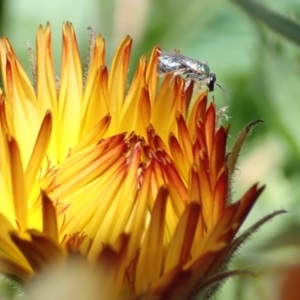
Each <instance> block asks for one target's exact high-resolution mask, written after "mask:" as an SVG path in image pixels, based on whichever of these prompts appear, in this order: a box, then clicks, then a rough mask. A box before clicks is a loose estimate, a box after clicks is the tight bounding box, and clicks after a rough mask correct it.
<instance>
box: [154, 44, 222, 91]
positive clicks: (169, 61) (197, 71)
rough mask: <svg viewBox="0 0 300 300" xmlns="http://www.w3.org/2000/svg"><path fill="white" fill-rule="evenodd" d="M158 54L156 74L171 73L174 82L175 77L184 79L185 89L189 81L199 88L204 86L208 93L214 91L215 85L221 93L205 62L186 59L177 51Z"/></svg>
mask: <svg viewBox="0 0 300 300" xmlns="http://www.w3.org/2000/svg"><path fill="white" fill-rule="evenodd" d="M157 52H158V53H159V57H158V64H157V74H158V75H163V74H168V73H172V74H173V77H172V79H171V81H172V80H174V78H175V76H177V75H180V76H181V77H183V78H184V79H185V81H186V82H185V87H184V89H185V90H186V89H187V87H188V86H189V85H190V83H191V81H194V82H197V83H198V84H199V87H200V88H202V87H204V86H206V87H207V88H208V91H209V92H212V91H213V90H214V89H215V85H217V86H219V87H220V88H221V89H222V90H223V91H224V89H223V88H222V87H221V86H220V85H219V84H218V83H217V82H216V81H217V77H216V74H215V73H213V72H211V71H210V68H209V66H208V63H207V62H206V61H199V60H196V59H192V58H188V57H186V56H184V55H181V54H180V53H179V51H174V53H168V52H163V51H161V50H157Z"/></svg>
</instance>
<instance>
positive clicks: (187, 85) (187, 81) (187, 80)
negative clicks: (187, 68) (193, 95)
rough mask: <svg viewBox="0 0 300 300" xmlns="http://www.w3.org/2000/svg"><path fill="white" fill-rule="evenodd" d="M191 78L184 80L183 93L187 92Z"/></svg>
mask: <svg viewBox="0 0 300 300" xmlns="http://www.w3.org/2000/svg"><path fill="white" fill-rule="evenodd" d="M192 80H193V79H192V78H187V79H186V80H185V82H184V89H183V90H184V91H186V90H187V88H188V87H189V86H190V84H191V82H192Z"/></svg>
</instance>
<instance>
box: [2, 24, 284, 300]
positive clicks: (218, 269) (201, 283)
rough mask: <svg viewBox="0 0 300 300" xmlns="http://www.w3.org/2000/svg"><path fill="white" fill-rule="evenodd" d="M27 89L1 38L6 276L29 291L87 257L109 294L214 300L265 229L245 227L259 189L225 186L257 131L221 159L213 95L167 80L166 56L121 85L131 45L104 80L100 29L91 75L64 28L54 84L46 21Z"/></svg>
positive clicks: (224, 130)
mask: <svg viewBox="0 0 300 300" xmlns="http://www.w3.org/2000/svg"><path fill="white" fill-rule="evenodd" d="M36 44H37V47H36V51H37V53H36V60H35V59H34V56H33V55H32V59H31V63H32V70H33V84H32V83H31V82H30V80H29V79H28V77H27V75H26V74H25V72H24V70H23V69H22V67H21V65H20V63H19V62H18V60H17V57H16V55H15V53H14V51H13V49H12V47H11V45H10V44H9V41H8V40H7V39H6V38H2V39H1V41H0V59H1V71H2V78H3V85H4V91H1V92H0V130H1V133H0V175H1V176H0V188H1V195H2V200H1V205H0V224H1V228H0V249H1V251H0V271H1V272H2V273H5V274H8V275H13V276H16V277H17V278H19V279H20V280H22V281H23V282H24V283H25V284H26V282H27V281H28V280H29V279H30V278H32V277H34V276H35V275H37V274H39V273H41V272H43V271H44V270H45V269H47V268H48V267H49V266H51V265H52V264H55V263H57V262H60V263H62V264H63V263H64V262H66V261H67V260H68V257H70V256H72V255H74V254H76V253H77V254H80V256H82V257H85V258H86V260H87V261H88V262H90V264H91V265H93V266H94V267H95V269H96V272H98V273H99V274H102V275H101V276H100V277H101V283H102V287H103V288H104V289H105V295H106V297H105V299H165V300H166V299H190V298H192V297H193V296H194V295H199V296H202V297H204V298H205V299H208V297H209V296H211V295H212V294H213V293H214V291H215V290H216V288H217V287H218V285H219V283H220V282H221V281H222V280H224V279H226V278H227V277H229V276H231V275H235V274H240V273H242V271H226V270H227V263H228V261H229V260H230V257H231V256H232V254H233V253H234V251H235V250H236V249H237V248H238V247H239V245H240V244H241V243H243V242H244V241H245V239H247V238H248V237H249V236H250V235H251V233H252V232H253V231H255V230H256V229H258V227H259V226H260V225H262V224H263V223H264V222H266V221H267V220H268V219H270V218H272V217H273V216H275V215H276V214H278V213H280V211H279V212H275V213H273V214H272V215H269V216H267V217H265V218H264V219H262V220H261V221H259V222H258V223H256V224H255V225H253V226H252V227H251V228H250V229H249V230H248V231H246V232H245V233H244V234H241V235H240V236H239V237H236V235H237V232H238V230H239V228H240V226H241V225H242V223H243V221H244V220H245V218H246V216H247V214H248V213H249V211H250V210H251V207H252V206H253V205H254V203H255V201H256V200H257V198H258V196H259V195H260V193H261V192H262V190H263V187H258V185H257V184H255V185H254V186H252V187H251V188H250V189H249V190H248V191H247V192H246V193H245V194H244V196H243V197H241V199H239V200H237V201H231V189H230V183H231V177H232V174H233V172H234V168H235V163H236V160H237V156H238V154H239V150H240V148H241V145H242V143H243V141H244V140H245V138H246V136H247V134H248V132H249V131H250V130H251V128H252V127H253V125H254V124H255V122H254V123H251V124H249V125H248V126H247V127H245V129H244V130H243V131H242V132H241V134H240V135H239V137H238V139H237V141H236V143H235V145H234V147H233V149H232V151H231V152H230V153H226V138H227V134H228V130H229V127H228V126H220V125H219V114H218V112H217V111H216V106H215V103H214V102H211V103H207V91H201V92H200V93H199V95H198V96H197V97H196V98H195V100H194V101H193V102H191V96H192V89H193V88H192V86H190V87H189V88H188V89H187V90H185V89H184V80H183V79H182V78H176V79H175V80H174V81H172V82H170V79H171V77H172V75H170V76H169V75H167V76H166V77H165V80H164V81H163V82H162V84H161V86H160V87H158V77H157V74H156V65H157V59H158V57H157V56H158V52H157V49H158V48H154V50H153V51H152V54H151V56H150V59H149V61H148V62H147V61H146V58H145V57H144V56H143V57H142V58H141V59H140V61H139V64H138V67H137V70H136V73H135V75H134V78H133V81H132V83H131V85H130V87H129V89H128V90H127V81H128V80H127V70H128V65H129V58H130V51H131V45H132V41H131V39H130V38H129V37H126V38H125V39H124V40H123V42H122V43H121V44H120V46H119V48H118V49H117V51H116V54H115V57H114V59H113V62H112V66H111V69H110V71H109V72H108V70H107V68H106V66H105V43H104V40H103V38H102V37H101V36H100V35H95V34H94V33H93V32H92V35H91V42H90V52H89V54H90V55H89V58H88V67H87V70H86V73H85V74H83V71H82V67H81V63H80V56H79V51H78V47H77V42H76V37H75V33H74V30H73V27H72V25H71V24H70V23H66V24H64V25H63V46H62V66H61V76H60V79H59V80H58V79H57V77H56V76H55V72H54V68H53V61H52V50H51V33H50V26H49V24H48V25H47V26H46V27H45V28H43V27H40V28H39V29H38V34H37V40H36Z"/></svg>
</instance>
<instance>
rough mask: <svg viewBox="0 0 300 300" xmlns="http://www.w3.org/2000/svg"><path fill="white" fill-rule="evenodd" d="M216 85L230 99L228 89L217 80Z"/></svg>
mask: <svg viewBox="0 0 300 300" xmlns="http://www.w3.org/2000/svg"><path fill="white" fill-rule="evenodd" d="M216 85H217V86H218V87H219V88H220V89H221V90H222V91H223V93H224V94H225V95H226V96H227V98H228V99H229V94H228V93H227V91H226V90H225V89H224V88H223V87H222V86H221V85H220V84H218V83H217V82H216Z"/></svg>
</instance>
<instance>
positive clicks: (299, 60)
mask: <svg viewBox="0 0 300 300" xmlns="http://www.w3.org/2000/svg"><path fill="white" fill-rule="evenodd" d="M234 2H235V1H229V0H228V1H225V0H200V1H186V0H165V1H162V0H115V1H112V0H88V1H87V0H85V1H84V0H77V1H71V0H65V1H61V0H52V1H38V0H26V1H19V0H10V1H0V35H1V36H2V35H6V36H7V37H8V38H9V39H10V41H11V43H12V45H13V47H14V49H15V51H16V53H17V55H18V57H19V59H20V60H21V62H22V65H23V66H24V67H25V69H26V70H27V71H28V72H29V69H30V68H29V59H28V55H27V49H26V46H25V44H24V42H29V43H30V44H31V45H33V46H35V34H36V31H37V28H38V26H39V25H40V24H42V25H45V24H46V22H47V21H49V22H50V23H51V27H52V40H53V45H54V49H53V51H54V57H55V67H56V72H57V74H59V73H60V54H61V26H62V23H63V22H65V21H71V22H72V23H73V25H74V28H75V30H76V34H77V40H78V43H79V48H80V51H81V55H82V59H83V61H84V58H85V56H86V54H87V49H88V47H87V42H88V39H89V31H88V30H87V28H88V27H89V26H93V27H94V28H95V30H96V31H97V32H98V33H102V34H103V36H104V38H105V39H106V44H107V64H108V66H109V65H110V62H111V59H112V56H113V54H114V51H115V49H116V47H117V45H118V43H119V42H120V41H121V40H122V38H123V37H124V36H125V35H127V34H129V35H130V36H132V37H133V39H134V45H133V53H132V59H131V65H130V74H131V75H132V73H133V70H134V69H135V67H136V65H137V61H138V59H139V57H140V56H141V55H142V54H144V53H146V54H147V55H149V53H150V52H151V50H152V48H153V46H154V45H160V46H161V47H162V49H163V50H165V51H168V52H172V51H173V50H174V49H175V48H176V49H179V50H180V51H181V53H182V54H184V55H186V56H188V57H191V58H195V59H199V60H207V61H208V62H209V65H210V67H211V70H212V71H214V72H215V73H216V74H217V79H218V82H219V83H220V84H221V85H222V86H223V87H224V88H225V89H226V91H227V92H228V94H229V99H227V97H226V95H224V93H223V92H222V91H221V90H220V89H218V88H217V89H216V91H215V92H213V95H214V96H215V99H216V102H217V105H218V107H219V108H221V107H224V106H229V110H228V116H229V117H230V119H229V121H230V123H231V131H230V137H229V145H231V144H232V143H233V141H234V140H235V137H236V136H237V134H238V132H239V131H240V130H241V129H242V128H243V126H244V125H246V124H247V123H248V122H250V121H252V120H255V119H263V120H264V121H265V123H264V124H263V125H259V126H257V127H256V128H255V129H254V130H253V133H252V135H251V136H250V137H249V139H248V141H247V143H246V145H245V147H244V149H243V153H242V156H241V158H240V160H239V169H238V171H237V172H236V177H235V182H234V189H233V190H234V195H233V196H234V199H238V198H239V197H240V196H241V195H242V193H243V192H245V190H246V189H248V188H249V187H250V186H251V185H252V184H253V183H255V182H260V183H262V184H266V185H267V189H266V191H265V192H264V194H263V196H262V197H261V198H260V199H259V201H258V203H257V205H256V206H255V207H254V209H253V211H252V212H251V214H250V216H249V218H248V220H247V222H246V224H245V227H244V228H246V227H247V226H249V225H250V224H253V222H254V221H256V220H258V219H260V218H262V217H263V216H265V215H267V214H268V213H271V212H273V211H275V210H279V209H286V210H287V211H288V213H287V214H285V215H281V216H279V217H277V218H275V219H274V220H273V221H271V222H270V223H267V225H265V226H264V227H263V229H261V230H260V231H259V232H258V233H257V234H255V235H254V236H253V237H252V239H251V241H249V242H248V243H247V244H246V245H245V246H244V247H243V248H242V249H241V250H240V255H239V256H238V257H237V258H236V259H235V261H234V264H233V266H232V267H235V268H241V267H243V268H244V267H245V268H249V267H250V268H251V269H252V270H254V271H257V272H258V276H257V277H256V278H251V277H240V278H234V279H231V280H229V281H228V282H227V283H226V285H225V287H224V289H223V290H222V292H221V293H220V294H219V295H218V299H275V298H274V297H271V296H270V295H272V290H273V288H274V284H275V283H274V282H275V281H272V274H273V275H274V270H275V269H276V268H277V266H281V265H283V264H286V263H291V264H294V263H295V264H296V263H300V51H299V49H300V48H299V47H300V46H299V44H298V45H297V43H296V42H295V41H294V42H292V41H290V40H289V39H288V38H286V37H287V36H289V33H290V32H291V30H290V29H289V28H287V29H285V28H284V27H283V26H281V24H279V23H278V22H277V21H276V19H275V25H274V24H273V27H274V26H275V28H276V26H277V25H278V28H279V29H280V30H281V29H282V30H281V34H278V33H276V32H275V31H272V30H271V29H270V28H269V27H268V26H265V25H264V22H257V21H256V20H255V19H253V18H252V17H251V16H250V15H248V14H247V13H246V12H245V10H243V9H242V8H241V7H240V6H237V5H236V3H234ZM236 2H239V1H238V0H237V1H236ZM245 2H247V1H245ZM260 3H263V4H264V6H265V7H266V8H268V9H270V11H272V12H275V13H277V14H279V15H281V16H283V17H284V18H286V20H289V21H292V22H295V23H298V22H299V21H300V1H299V0H277V1H271V0H264V1H260ZM260 11H261V9H258V10H256V11H255V9H254V14H256V13H259V12H260ZM264 21H265V22H268V20H267V19H265V20H264ZM276 22H277V23H276ZM276 24H277V25H276ZM295 32H296V31H295ZM296 35H297V33H296ZM298 35H299V36H300V31H298ZM299 38H300V37H299ZM229 149H230V148H229Z"/></svg>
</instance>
